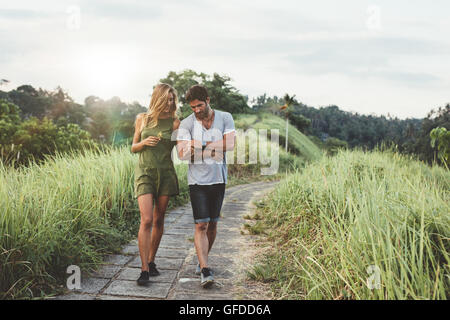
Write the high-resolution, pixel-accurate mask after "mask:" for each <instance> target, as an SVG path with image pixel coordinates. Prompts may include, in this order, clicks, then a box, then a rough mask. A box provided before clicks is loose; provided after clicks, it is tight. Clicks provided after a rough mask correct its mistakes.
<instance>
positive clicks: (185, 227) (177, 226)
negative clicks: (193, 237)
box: [165, 223, 195, 231]
mask: <svg viewBox="0 0 450 320" xmlns="http://www.w3.org/2000/svg"><path fill="white" fill-rule="evenodd" d="M194 226H195V224H192V225H191V224H182V223H173V224H172V225H171V226H170V227H167V228H165V229H167V230H172V229H183V230H189V231H194Z"/></svg>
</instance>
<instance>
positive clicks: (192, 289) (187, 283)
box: [176, 278, 232, 295]
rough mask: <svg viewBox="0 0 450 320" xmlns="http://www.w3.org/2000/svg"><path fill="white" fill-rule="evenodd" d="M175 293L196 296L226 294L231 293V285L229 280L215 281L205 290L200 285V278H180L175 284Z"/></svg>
mask: <svg viewBox="0 0 450 320" xmlns="http://www.w3.org/2000/svg"><path fill="white" fill-rule="evenodd" d="M176 288H177V289H176V290H177V291H184V292H189V293H198V294H203V295H206V294H222V293H225V294H227V293H228V292H231V289H232V283H231V282H230V281H229V280H220V281H219V280H216V281H215V282H214V283H213V285H212V286H211V287H209V288H207V289H205V288H202V287H201V285H200V278H180V279H178V283H177V284H176Z"/></svg>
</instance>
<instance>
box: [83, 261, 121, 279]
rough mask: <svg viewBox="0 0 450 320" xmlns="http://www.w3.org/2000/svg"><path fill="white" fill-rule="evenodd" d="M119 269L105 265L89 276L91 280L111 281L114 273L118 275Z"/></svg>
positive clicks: (111, 265) (119, 267)
mask: <svg viewBox="0 0 450 320" xmlns="http://www.w3.org/2000/svg"><path fill="white" fill-rule="evenodd" d="M120 269H121V266H118V265H113V264H107V265H103V266H101V267H100V268H99V270H98V271H96V272H94V273H92V274H91V275H90V276H91V277H93V278H105V279H111V278H112V277H114V275H115V274H116V273H118V272H119V271H120Z"/></svg>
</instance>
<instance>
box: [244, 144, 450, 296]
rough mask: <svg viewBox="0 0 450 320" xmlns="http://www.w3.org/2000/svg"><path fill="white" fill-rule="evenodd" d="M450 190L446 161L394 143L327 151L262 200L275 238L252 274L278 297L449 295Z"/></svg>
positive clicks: (265, 220) (265, 224)
mask: <svg viewBox="0 0 450 320" xmlns="http://www.w3.org/2000/svg"><path fill="white" fill-rule="evenodd" d="M449 191H450V173H449V171H448V170H445V169H443V168H440V167H432V168H430V167H428V166H426V165H424V164H423V163H420V162H418V161H415V160H413V159H411V158H407V157H405V156H401V155H399V154H397V153H394V152H392V151H385V152H381V151H379V150H377V151H373V152H367V153H365V152H362V151H340V152H339V154H338V155H337V156H336V157H332V158H330V157H325V158H322V159H321V160H320V161H318V162H315V163H313V164H311V165H310V166H308V167H307V168H305V169H304V170H303V171H302V172H301V173H300V172H298V173H296V174H293V175H291V176H290V177H289V178H288V179H286V180H285V181H283V182H282V183H281V185H280V187H279V188H278V189H277V190H276V191H275V192H274V193H273V194H271V195H270V197H268V199H267V200H266V201H264V204H265V206H264V207H263V208H264V209H262V210H261V212H260V214H262V215H263V217H264V220H263V222H262V223H263V224H264V226H265V227H266V229H267V230H269V231H268V234H269V239H270V242H269V243H272V244H273V245H274V248H273V249H272V250H271V253H269V254H268V255H267V256H265V257H264V258H265V260H263V261H260V262H259V263H258V264H256V266H255V267H254V269H253V270H252V271H251V272H250V273H249V275H250V277H252V278H255V279H259V280H262V281H270V282H271V283H272V287H273V289H274V292H275V294H276V296H277V297H278V298H280V299H345V298H348V299H448V298H449V293H450V291H449V290H450V289H449V288H450V278H449V277H450V273H449V271H450V267H449V262H450V261H449V249H450V242H449V240H450V214H449V213H450V208H449V200H450V192H449ZM370 266H376V267H370ZM370 268H372V270H371V269H370ZM375 268H378V270H379V271H380V273H379V275H380V280H381V281H380V288H379V289H376V288H374V287H372V289H370V288H369V286H368V280H369V283H371V284H374V282H372V279H374V278H373V277H374V276H376V275H375V274H374V273H373V270H374V269H375Z"/></svg>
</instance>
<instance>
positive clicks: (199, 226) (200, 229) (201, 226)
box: [195, 222, 209, 232]
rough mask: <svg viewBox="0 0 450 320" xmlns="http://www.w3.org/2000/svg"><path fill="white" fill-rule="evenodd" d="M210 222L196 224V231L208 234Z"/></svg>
mask: <svg viewBox="0 0 450 320" xmlns="http://www.w3.org/2000/svg"><path fill="white" fill-rule="evenodd" d="M208 224H209V223H208V222H199V223H196V224H195V231H197V232H206V231H207V230H208Z"/></svg>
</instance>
